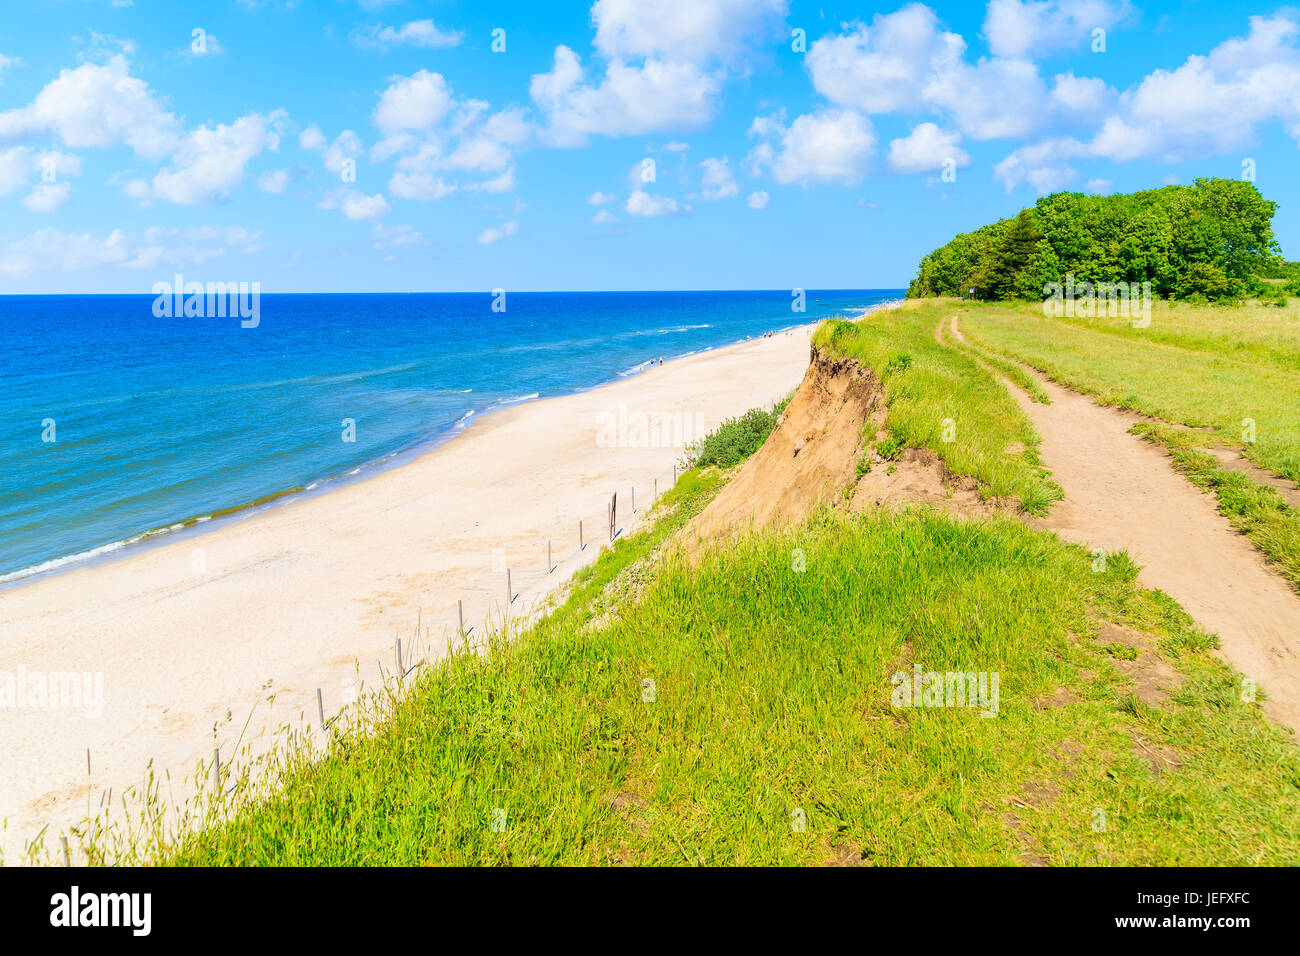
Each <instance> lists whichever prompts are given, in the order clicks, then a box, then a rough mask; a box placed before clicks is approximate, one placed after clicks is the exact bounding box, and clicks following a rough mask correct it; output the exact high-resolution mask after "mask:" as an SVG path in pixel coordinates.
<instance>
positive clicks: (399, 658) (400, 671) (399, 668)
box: [397, 637, 406, 677]
mask: <svg viewBox="0 0 1300 956" xmlns="http://www.w3.org/2000/svg"><path fill="white" fill-rule="evenodd" d="M405 673H406V668H404V667H402V639H401V638H400V637H399V638H398V639H397V676H398V677H401V676H402V675H403V674H405Z"/></svg>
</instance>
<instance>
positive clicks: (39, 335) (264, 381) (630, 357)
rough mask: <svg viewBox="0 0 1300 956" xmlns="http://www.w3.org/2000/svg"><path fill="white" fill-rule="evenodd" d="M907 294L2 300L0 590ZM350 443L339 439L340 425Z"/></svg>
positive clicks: (888, 291) (881, 291) (71, 297)
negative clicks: (542, 405) (711, 353)
mask: <svg viewBox="0 0 1300 956" xmlns="http://www.w3.org/2000/svg"><path fill="white" fill-rule="evenodd" d="M903 294H904V290H901V289H863V290H835V291H817V290H808V291H807V293H806V295H807V299H806V307H807V311H806V312H804V313H802V314H799V313H795V312H793V311H792V309H791V293H790V292H789V291H773V292H610V293H603V292H602V293H595V292H593V293H564V292H555V293H550V292H547V293H541V292H538V293H519V292H514V293H509V294H508V297H507V299H506V302H505V306H506V308H505V311H504V312H494V311H493V310H492V302H493V299H492V296H490V295H488V294H486V293H464V294H461V293H446V294H357V295H337V294H319V295H314V294H275V295H272V294H267V295H262V296H261V297H260V304H259V311H260V315H259V321H258V324H257V326H256V327H255V328H243V327H241V322H240V319H239V317H238V316H236V317H233V318H227V317H220V318H216V317H214V318H200V317H188V318H187V317H180V318H170V317H162V318H159V317H155V315H154V308H153V306H154V301H155V300H154V297H153V296H151V295H61V296H21V295H11V296H0V334H2V335H3V344H2V345H0V584H6V583H8V584H12V583H15V582H17V581H19V580H21V579H25V578H28V577H31V576H33V575H36V574H41V573H46V572H50V571H53V570H56V569H59V568H62V567H67V566H69V565H71V564H72V563H75V562H78V561H83V560H91V559H96V558H102V557H103V556H105V555H108V554H111V553H114V552H117V551H120V550H122V549H124V548H127V547H131V546H143V545H145V544H147V543H149V542H151V541H156V540H158V539H160V538H161V537H162V536H163V535H165V534H167V533H168V532H181V531H182V530H183V531H184V533H194V532H195V531H197V530H199V528H200V527H201V526H203V530H207V529H208V528H210V527H212V525H210V524H207V522H209V521H211V520H214V518H215V520H218V521H220V520H234V519H235V518H237V517H240V516H244V515H247V514H249V513H251V512H252V511H254V510H258V509H261V508H266V507H272V506H274V505H275V504H278V503H283V502H285V501H288V500H291V499H292V498H294V497H296V496H298V495H302V494H311V493H319V492H320V491H322V490H324V489H327V488H328V487H330V486H331V485H332V484H334V483H337V482H340V481H347V480H356V479H357V478H359V477H363V476H364V475H366V474H367V473H368V472H369V471H371V470H373V469H375V468H379V467H384V466H386V465H391V464H393V463H396V462H398V461H401V460H404V459H405V457H409V456H410V455H413V454H416V453H418V452H419V451H421V450H423V449H424V448H425V447H427V446H428V445H430V444H432V443H437V442H440V441H445V440H447V439H448V438H451V437H453V436H454V435H455V434H456V433H457V432H458V431H459V430H461V429H463V428H465V427H469V426H470V425H472V423H473V422H475V421H477V420H479V419H480V418H481V417H482V416H483V415H485V414H489V413H490V412H491V411H492V410H493V409H497V408H501V407H503V406H506V405H510V404H514V403H518V402H524V401H529V400H532V399H536V398H541V397H546V396H551V395H560V394H564V393H568V392H574V391H577V390H581V389H586V388H591V387H593V386H596V385H599V384H601V383H604V382H608V381H611V380H614V379H617V378H618V377H619V376H626V375H632V374H636V373H637V372H639V370H640V368H641V367H642V366H643V364H644V363H647V362H650V361H655V360H658V359H659V358H660V357H663V358H664V359H665V360H666V359H671V358H676V357H678V356H682V355H688V354H690V353H693V352H699V351H702V350H705V349H709V348H715V347H718V346H722V345H727V344H730V343H733V342H738V341H741V340H744V339H747V338H752V337H754V336H758V335H762V334H763V333H764V332H767V331H772V330H777V329H783V328H788V327H789V326H792V325H798V324H802V323H804V322H808V321H813V320H815V319H818V318H822V317H826V316H831V315H848V316H853V315H855V314H858V313H859V312H860V310H862V309H865V308H869V307H871V306H873V305H878V304H880V303H883V302H887V301H891V300H894V299H898V298H901V297H902V296H903ZM345 419H351V420H352V421H353V422H354V423H355V441H351V442H349V441H344V440H343V434H344V424H343V422H344V420H345Z"/></svg>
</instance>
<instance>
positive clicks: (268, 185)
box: [257, 169, 289, 196]
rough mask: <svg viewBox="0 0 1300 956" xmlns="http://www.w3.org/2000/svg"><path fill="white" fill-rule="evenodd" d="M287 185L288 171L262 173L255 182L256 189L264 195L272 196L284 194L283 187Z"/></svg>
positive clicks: (275, 170)
mask: <svg viewBox="0 0 1300 956" xmlns="http://www.w3.org/2000/svg"><path fill="white" fill-rule="evenodd" d="M288 185H289V170H287V169H272V170H270V171H269V172H265V173H263V174H262V175H261V176H260V177H259V178H258V180H257V188H258V189H260V190H262V192H264V193H270V194H272V195H274V196H278V195H280V193H282V192H284V187H286V186H288Z"/></svg>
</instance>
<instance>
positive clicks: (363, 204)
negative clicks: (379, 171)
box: [316, 189, 392, 219]
mask: <svg viewBox="0 0 1300 956" xmlns="http://www.w3.org/2000/svg"><path fill="white" fill-rule="evenodd" d="M316 208H317V209H337V210H339V211H340V212H342V213H343V215H345V216H347V217H348V218H349V219H382V218H383V217H384V216H386V215H387V214H388V212H389V210H390V209H391V208H392V207H391V206H390V205H389V202H388V200H387V199H385V198H384V195H383V193H376V194H375V195H373V196H367V195H366V194H365V193H363V192H361V191H360V190H358V189H336V190H335V191H334V192H332V193H329V194H328V195H326V196H325V198H324V199H322V200H321V201H320V202H318V203H317V204H316Z"/></svg>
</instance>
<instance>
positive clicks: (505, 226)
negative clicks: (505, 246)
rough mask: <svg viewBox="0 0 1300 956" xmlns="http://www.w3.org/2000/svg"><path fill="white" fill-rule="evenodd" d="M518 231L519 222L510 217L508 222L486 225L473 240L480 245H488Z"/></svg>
mask: <svg viewBox="0 0 1300 956" xmlns="http://www.w3.org/2000/svg"><path fill="white" fill-rule="evenodd" d="M518 231H519V223H517V222H515V221H514V220H513V219H512V220H511V221H510V222H503V223H502V224H501V225H500V226H488V228H486V229H484V230H483V231H482V232H480V233H479V234H478V238H477V239H475V240H474V241H475V242H477V243H478V244H479V245H480V246H489V245H491V244H492V243H494V242H500V241H501V240H502V239H506V238H508V237H510V236H513V235H514V234H515V233H517V232H518Z"/></svg>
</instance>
